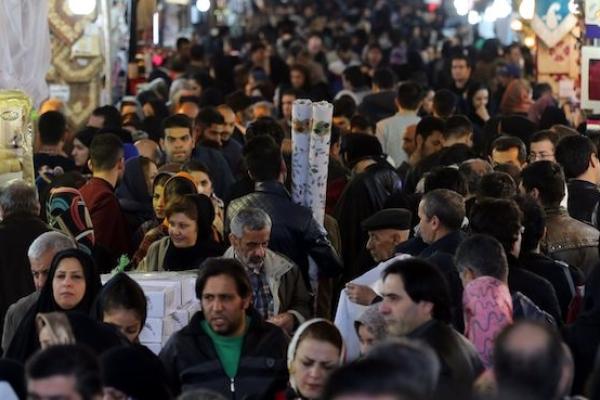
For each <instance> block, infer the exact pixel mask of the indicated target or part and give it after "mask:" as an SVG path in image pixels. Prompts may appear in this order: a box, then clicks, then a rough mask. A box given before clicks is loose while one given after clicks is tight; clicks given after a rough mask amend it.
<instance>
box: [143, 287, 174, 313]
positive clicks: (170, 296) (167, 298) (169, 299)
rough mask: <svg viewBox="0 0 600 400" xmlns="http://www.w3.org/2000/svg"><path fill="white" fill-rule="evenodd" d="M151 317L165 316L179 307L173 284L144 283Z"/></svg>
mask: <svg viewBox="0 0 600 400" xmlns="http://www.w3.org/2000/svg"><path fill="white" fill-rule="evenodd" d="M142 289H143V290H144V294H145V295H146V301H147V303H148V313H147V315H148V317H149V318H163V317H164V316H165V315H167V314H168V313H169V312H171V311H173V310H175V309H176V308H177V307H178V301H176V292H175V288H174V287H172V286H154V285H144V286H143V287H142Z"/></svg>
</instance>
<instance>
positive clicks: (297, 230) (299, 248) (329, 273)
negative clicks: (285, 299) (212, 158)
mask: <svg viewBox="0 0 600 400" xmlns="http://www.w3.org/2000/svg"><path fill="white" fill-rule="evenodd" d="M246 207H256V208H260V209H263V210H264V211H265V212H266V213H267V214H269V216H270V217H271V221H272V223H273V226H272V228H271V240H270V242H269V248H270V249H271V250H273V251H275V252H278V253H281V254H283V255H285V256H287V257H289V258H291V259H292V261H294V262H295V263H296V265H298V267H300V271H302V275H303V278H304V279H305V282H307V283H308V282H310V280H309V277H308V256H309V255H310V256H311V257H312V259H313V260H314V261H315V263H316V264H317V267H318V270H319V275H320V276H322V277H329V278H333V277H336V276H338V275H339V274H340V273H341V271H342V263H341V261H340V259H339V257H338V255H337V254H336V252H335V250H334V249H333V247H332V246H331V243H330V242H329V240H328V239H327V233H326V232H325V230H324V229H323V228H322V227H321V226H320V225H319V224H318V223H317V221H315V219H314V218H313V216H312V212H311V211H310V210H309V209H308V208H306V207H303V206H300V205H298V204H295V203H293V202H292V199H291V198H290V195H289V193H288V192H287V190H286V189H285V187H284V186H283V185H282V184H281V183H279V182H277V181H268V182H257V183H256V185H255V191H254V193H250V194H247V195H245V196H243V197H240V198H238V199H235V200H233V201H232V202H231V203H229V206H228V207H227V213H226V218H225V231H226V232H229V224H230V222H231V219H232V218H233V216H235V215H236V214H237V213H238V212H239V211H240V210H242V209H244V208H246Z"/></svg>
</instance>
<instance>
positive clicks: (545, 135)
mask: <svg viewBox="0 0 600 400" xmlns="http://www.w3.org/2000/svg"><path fill="white" fill-rule="evenodd" d="M557 142H558V134H557V133H556V132H554V131H551V130H543V131H539V132H536V133H534V134H533V135H532V136H531V141H530V144H529V158H528V161H529V162H530V163H532V162H535V161H541V160H546V161H552V162H556V158H555V157H554V151H555V149H556V143H557Z"/></svg>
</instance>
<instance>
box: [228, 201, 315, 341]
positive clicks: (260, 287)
mask: <svg viewBox="0 0 600 400" xmlns="http://www.w3.org/2000/svg"><path fill="white" fill-rule="evenodd" d="M230 226H231V233H230V234H229V241H230V242H231V247H230V248H229V250H227V252H226V253H225V257H230V258H235V259H237V260H239V261H240V262H241V263H242V265H243V266H244V268H245V270H246V274H247V275H248V279H249V280H250V284H251V286H252V293H253V296H252V299H253V305H254V309H255V310H256V311H258V312H259V313H260V314H261V315H262V316H263V318H265V319H266V320H268V321H269V322H271V323H273V324H275V325H277V326H279V327H280V328H282V329H283V330H285V331H286V332H288V333H291V332H293V331H294V329H295V327H297V326H298V325H299V324H301V323H302V322H304V321H305V320H306V319H307V318H310V317H311V314H312V313H311V305H310V304H311V296H310V293H308V290H307V289H306V284H305V283H304V279H303V278H302V274H301V273H300V269H299V268H298V266H297V265H296V264H294V263H293V261H291V260H289V259H288V258H286V257H285V256H283V255H280V254H278V253H276V252H274V251H272V250H269V248H268V246H269V238H270V236H271V226H272V223H271V218H270V217H269V215H268V214H267V213H266V212H264V211H263V210H261V209H259V208H252V207H247V208H244V209H242V210H241V211H239V212H238V213H237V214H236V215H235V216H234V217H233V219H232V220H231V225H230Z"/></svg>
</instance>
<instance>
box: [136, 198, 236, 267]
mask: <svg viewBox="0 0 600 400" xmlns="http://www.w3.org/2000/svg"><path fill="white" fill-rule="evenodd" d="M165 215H166V217H167V220H168V221H169V236H167V237H164V238H162V239H160V240H159V241H158V242H155V243H153V244H152V246H150V248H149V249H148V254H147V255H146V257H145V258H144V259H143V260H142V261H141V262H140V264H139V265H138V270H139V271H163V270H164V271H184V270H190V269H196V268H197V267H198V266H199V265H200V264H202V262H203V261H204V260H205V259H206V258H208V257H217V256H220V255H222V254H223V252H224V251H225V248H224V247H223V246H222V245H221V244H219V243H218V242H217V241H216V240H215V234H214V231H213V229H212V223H213V220H214V218H215V210H214V208H213V205H212V202H211V200H210V199H209V198H208V197H207V196H205V195H203V194H198V195H186V196H184V197H183V198H181V199H179V200H176V201H174V202H171V203H169V205H168V206H167V208H166V210H165Z"/></svg>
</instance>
